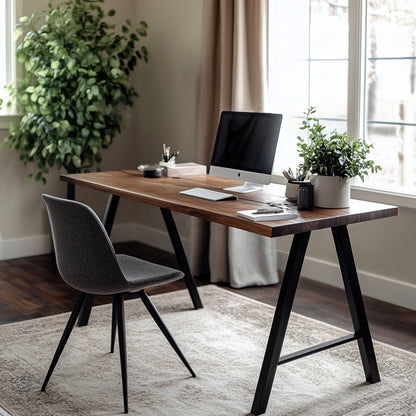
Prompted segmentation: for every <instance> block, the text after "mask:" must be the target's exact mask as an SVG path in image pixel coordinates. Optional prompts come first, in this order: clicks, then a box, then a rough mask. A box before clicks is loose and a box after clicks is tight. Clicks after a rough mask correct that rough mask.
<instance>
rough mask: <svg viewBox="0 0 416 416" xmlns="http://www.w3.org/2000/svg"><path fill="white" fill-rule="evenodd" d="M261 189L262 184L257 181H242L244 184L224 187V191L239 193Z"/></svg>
mask: <svg viewBox="0 0 416 416" xmlns="http://www.w3.org/2000/svg"><path fill="white" fill-rule="evenodd" d="M262 189H263V185H260V184H259V183H252V182H244V185H239V186H231V187H229V188H224V191H233V192H238V193H240V194H247V193H248V192H254V191H261V190H262Z"/></svg>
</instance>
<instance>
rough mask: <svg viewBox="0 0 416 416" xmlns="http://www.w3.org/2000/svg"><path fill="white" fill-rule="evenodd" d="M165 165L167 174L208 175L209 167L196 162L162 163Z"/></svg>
mask: <svg viewBox="0 0 416 416" xmlns="http://www.w3.org/2000/svg"><path fill="white" fill-rule="evenodd" d="M161 166H164V175H165V176H170V177H172V176H187V175H206V173H207V167H206V166H205V165H200V164H198V163H194V162H188V163H161Z"/></svg>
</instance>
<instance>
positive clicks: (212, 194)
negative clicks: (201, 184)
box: [179, 188, 237, 201]
mask: <svg viewBox="0 0 416 416" xmlns="http://www.w3.org/2000/svg"><path fill="white" fill-rule="evenodd" d="M179 193H180V194H184V195H188V196H194V197H196V198H202V199H208V200H209V201H225V200H227V199H237V195H233V194H227V193H225V192H219V191H212V190H211V189H205V188H191V189H185V190H184V191H180V192H179Z"/></svg>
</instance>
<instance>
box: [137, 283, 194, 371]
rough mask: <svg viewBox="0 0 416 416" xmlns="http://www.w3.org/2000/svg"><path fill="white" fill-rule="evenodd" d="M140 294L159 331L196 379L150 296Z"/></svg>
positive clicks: (143, 293)
mask: <svg viewBox="0 0 416 416" xmlns="http://www.w3.org/2000/svg"><path fill="white" fill-rule="evenodd" d="M139 294H140V297H141V299H142V301H143V303H144V305H145V306H146V308H147V310H148V311H149V313H150V315H151V316H152V318H153V319H154V321H155V322H156V324H157V326H158V327H159V329H160V330H161V331H162V333H163V335H164V336H165V337H166V339H167V340H168V341H169V343H170V345H171V346H172V348H173V349H174V350H175V352H176V354H178V356H179V358H180V359H181V360H182V362H183V363H184V364H185V366H186V368H187V369H188V370H189V372H190V373H191V375H192V377H196V375H195V373H194V371H193V370H192V368H191V366H190V365H189V363H188V361H187V360H186V358H185V356H184V355H183V354H182V351H181V350H180V349H179V347H178V345H177V344H176V342H175V340H174V339H173V337H172V335H171V333H170V332H169V330H168V328H167V327H166V325H165V323H164V322H163V321H162V318H161V316H160V315H159V312H158V311H157V309H156V308H155V306H154V305H153V303H152V301H151V300H150V298H149V296H147V294H146V292H145V291H144V290H141V291H140V292H139Z"/></svg>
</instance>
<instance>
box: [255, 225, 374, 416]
mask: <svg viewBox="0 0 416 416" xmlns="http://www.w3.org/2000/svg"><path fill="white" fill-rule="evenodd" d="M309 235H310V233H309V232H306V233H301V234H295V236H294V238H293V242H292V247H291V249H290V253H289V259H288V262H287V265H286V271H285V274H284V276H283V281H282V286H281V289H280V294H279V299H278V302H277V306H276V312H275V315H274V318H273V323H272V327H271V330H270V335H269V340H268V343H267V347H266V352H265V355H264V359H263V365H262V368H261V371H260V376H259V380H258V383H257V389H256V393H255V396H254V401H253V405H252V408H251V413H252V414H253V415H261V414H263V413H265V412H266V408H267V403H268V401H269V397H270V392H271V389H272V386H273V380H274V377H275V374H276V369H277V366H278V365H279V364H283V363H284V362H288V361H289V359H287V358H286V357H283V358H282V359H281V357H280V352H281V349H282V346H283V340H284V337H285V333H286V329H287V325H288V322H289V316H290V312H291V309H292V305H293V300H294V297H295V293H296V287H297V284H298V281H299V276H300V272H301V268H302V264H303V261H304V258H305V253H306V248H307V245H308V240H309ZM332 235H333V238H334V243H335V247H336V250H337V255H338V261H339V265H340V269H341V274H342V278H343V281H344V287H345V293H346V296H347V300H348V305H349V308H350V313H351V319H352V323H353V326H354V334H353V335H352V336H345V337H341V338H338V339H336V340H334V341H332V342H326V343H324V344H321V345H318V346H316V347H312V348H307V349H305V350H303V351H300V352H299V353H294V354H291V355H292V356H293V357H290V360H292V359H296V358H301V357H304V356H306V355H309V354H312V353H314V352H318V351H322V350H324V349H328V348H332V347H335V346H337V345H341V344H343V343H345V342H350V341H355V340H356V341H357V342H358V347H359V350H360V354H361V360H362V363H363V367H364V373H365V378H366V380H367V382H369V383H377V382H378V381H380V375H379V372H378V367H377V361H376V356H375V353H374V348H373V342H372V339H371V334H370V329H369V326H368V321H367V316H366V313H365V308H364V302H363V298H362V294H361V289H360V284H359V281H358V276H357V270H356V267H355V262H354V256H353V252H352V249H351V243H350V239H349V235H348V230H347V227H346V226H345V225H342V226H337V227H332ZM279 360H281V361H279Z"/></svg>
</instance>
